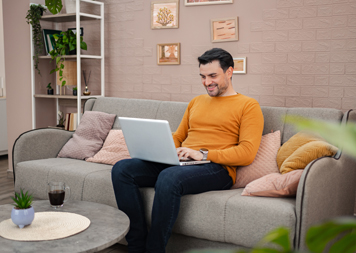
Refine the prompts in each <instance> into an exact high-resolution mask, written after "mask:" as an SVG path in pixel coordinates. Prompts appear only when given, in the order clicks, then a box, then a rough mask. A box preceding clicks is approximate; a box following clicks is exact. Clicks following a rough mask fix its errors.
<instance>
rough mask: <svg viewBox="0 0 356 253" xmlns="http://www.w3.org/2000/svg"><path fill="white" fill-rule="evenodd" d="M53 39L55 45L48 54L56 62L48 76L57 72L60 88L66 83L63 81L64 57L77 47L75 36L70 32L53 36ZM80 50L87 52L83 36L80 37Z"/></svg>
mask: <svg viewBox="0 0 356 253" xmlns="http://www.w3.org/2000/svg"><path fill="white" fill-rule="evenodd" d="M53 37H54V39H55V40H56V43H55V45H54V47H53V50H52V51H51V52H49V54H50V55H51V58H52V60H56V68H55V69H52V70H51V72H50V74H52V73H53V72H56V71H58V73H59V81H61V82H62V86H64V85H65V84H66V81H65V80H63V69H64V61H65V57H64V55H68V54H69V52H70V51H72V50H74V49H76V47H77V36H76V35H75V34H74V33H73V31H72V30H68V31H64V32H61V33H60V34H59V35H58V34H54V35H53ZM80 48H81V49H83V50H87V44H86V43H85V42H84V41H83V36H81V37H80Z"/></svg>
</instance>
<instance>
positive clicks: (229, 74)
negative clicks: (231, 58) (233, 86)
mask: <svg viewBox="0 0 356 253" xmlns="http://www.w3.org/2000/svg"><path fill="white" fill-rule="evenodd" d="M226 72H227V74H228V77H229V78H231V77H232V74H233V72H234V69H233V68H232V67H231V66H230V67H229V68H228V69H227V70H226Z"/></svg>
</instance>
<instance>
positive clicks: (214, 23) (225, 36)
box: [211, 17, 239, 42]
mask: <svg viewBox="0 0 356 253" xmlns="http://www.w3.org/2000/svg"><path fill="white" fill-rule="evenodd" d="M238 21H239V18H238V17H235V18H223V19H212V20H211V41H212V42H225V41H236V40H239V29H238V27H239V23H238Z"/></svg>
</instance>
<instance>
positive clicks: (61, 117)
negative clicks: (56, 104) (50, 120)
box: [57, 111, 66, 127]
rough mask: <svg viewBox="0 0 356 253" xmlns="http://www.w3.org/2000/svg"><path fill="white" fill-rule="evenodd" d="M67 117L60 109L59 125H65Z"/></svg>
mask: <svg viewBox="0 0 356 253" xmlns="http://www.w3.org/2000/svg"><path fill="white" fill-rule="evenodd" d="M65 121H66V120H65V118H64V113H63V112H62V111H58V125H57V127H64V122H65Z"/></svg>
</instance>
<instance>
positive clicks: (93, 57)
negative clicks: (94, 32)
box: [38, 55, 103, 59]
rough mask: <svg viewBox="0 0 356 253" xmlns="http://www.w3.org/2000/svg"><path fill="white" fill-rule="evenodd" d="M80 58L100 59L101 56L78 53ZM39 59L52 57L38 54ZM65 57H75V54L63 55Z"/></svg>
mask: <svg viewBox="0 0 356 253" xmlns="http://www.w3.org/2000/svg"><path fill="white" fill-rule="evenodd" d="M79 57H80V58H81V59H102V58H103V57H102V56H100V55H80V56H79ZM38 58H39V59H52V58H51V56H50V55H40V56H38ZM63 58H65V59H77V55H64V56H63Z"/></svg>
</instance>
